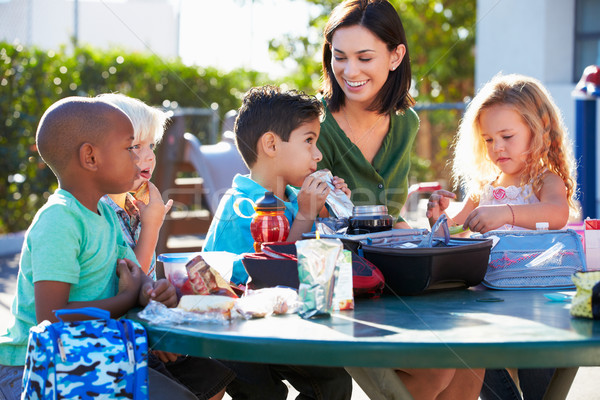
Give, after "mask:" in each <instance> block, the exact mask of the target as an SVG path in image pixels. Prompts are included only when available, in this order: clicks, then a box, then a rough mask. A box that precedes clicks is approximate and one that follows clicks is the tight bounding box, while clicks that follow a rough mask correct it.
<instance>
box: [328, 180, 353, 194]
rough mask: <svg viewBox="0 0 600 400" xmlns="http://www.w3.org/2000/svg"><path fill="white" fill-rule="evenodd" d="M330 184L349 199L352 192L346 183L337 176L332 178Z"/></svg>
mask: <svg viewBox="0 0 600 400" xmlns="http://www.w3.org/2000/svg"><path fill="white" fill-rule="evenodd" d="M332 183H333V186H335V188H336V189H339V190H341V191H342V192H344V193H345V194H346V196H348V198H350V196H351V195H352V192H351V191H350V188H349V187H348V184H347V183H346V181H345V180H344V179H342V178H340V177H338V176H334V177H333V181H332Z"/></svg>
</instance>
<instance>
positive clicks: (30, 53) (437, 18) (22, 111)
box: [0, 0, 476, 234]
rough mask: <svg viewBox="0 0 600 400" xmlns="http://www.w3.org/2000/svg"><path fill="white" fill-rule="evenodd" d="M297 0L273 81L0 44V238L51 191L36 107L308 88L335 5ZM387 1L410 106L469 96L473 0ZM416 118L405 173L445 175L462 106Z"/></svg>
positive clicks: (279, 42)
mask: <svg viewBox="0 0 600 400" xmlns="http://www.w3.org/2000/svg"><path fill="white" fill-rule="evenodd" d="M240 1H243V0H240ZM299 1H300V0H299ZM302 1H307V2H308V3H311V4H312V7H313V8H312V9H313V12H314V16H313V18H312V19H311V21H310V24H309V27H307V30H306V34H305V35H303V36H302V37H290V36H283V37H279V38H275V39H273V40H272V41H271V42H270V50H271V55H272V56H273V57H274V58H275V59H276V60H279V61H281V62H282V63H285V65H286V67H288V70H289V71H290V74H289V75H288V76H287V77H285V78H283V79H277V80H273V79H272V78H270V77H269V76H267V75H265V74H261V73H257V72H254V71H246V70H243V69H238V70H234V71H231V72H229V73H223V72H221V71H219V70H217V69H215V68H211V67H198V66H186V65H184V64H182V63H181V61H180V60H178V59H174V60H163V59H161V58H160V57H157V56H155V55H151V54H143V53H135V52H133V53H132V52H127V51H123V50H121V49H111V50H108V51H100V50H97V49H93V48H91V47H76V48H75V49H74V50H71V51H67V49H66V46H65V47H64V48H62V49H60V50H58V51H46V50H41V49H38V48H35V47H28V48H25V47H24V46H22V45H19V44H8V43H2V42H0V234H1V233H6V232H13V231H18V230H22V229H25V228H26V227H27V226H28V225H29V224H30V223H31V220H32V218H33V216H34V214H35V212H36V211H37V209H38V208H39V207H40V206H41V205H42V204H44V202H45V201H46V198H47V197H48V195H49V193H51V192H52V191H53V190H54V189H55V188H56V185H57V184H56V179H55V177H54V175H53V174H52V172H51V171H50V170H49V168H47V167H46V165H45V164H44V163H43V161H42V160H41V159H40V157H39V155H38V153H37V151H36V148H35V131H36V128H37V124H38V122H39V119H40V117H41V116H42V114H43V112H44V111H45V110H46V109H47V108H48V107H49V106H50V105H51V104H52V103H54V102H55V101H57V100H58V99H60V98H63V97H66V96H71V95H82V96H95V95H97V94H99V93H105V92H121V93H124V94H127V95H130V96H133V97H137V98H139V99H141V100H143V101H144V102H146V103H147V104H151V105H156V106H164V107H168V108H173V107H177V106H179V107H195V108H213V109H216V108H218V112H219V114H220V116H221V118H222V117H223V115H224V113H225V112H227V111H228V110H230V109H237V108H238V107H239V105H240V100H241V97H242V95H243V94H244V93H245V92H246V91H247V90H248V89H249V88H250V87H252V86H257V85H263V84H266V83H275V84H280V85H284V86H287V87H291V88H297V89H301V90H304V91H305V92H307V93H316V92H317V90H318V89H319V85H320V78H321V46H322V30H323V27H324V25H325V23H326V21H327V17H328V15H329V13H330V12H331V10H332V9H333V7H334V6H335V5H337V4H338V3H339V1H338V0H335V1H334V0H302ZM391 2H392V3H393V4H394V6H395V7H396V9H397V11H398V12H399V14H400V16H401V18H402V21H403V24H404V28H405V30H406V33H407V40H408V45H409V50H410V55H411V64H412V70H413V78H414V84H413V89H414V95H415V97H416V100H417V110H418V106H419V105H420V104H426V103H448V102H462V101H464V100H465V98H467V97H468V96H472V94H473V75H474V74H473V71H474V54H473V53H474V43H475V39H474V32H475V15H476V13H475V12H476V0H443V1H442V0H439V1H437V2H436V1H429V0H391ZM419 114H420V118H421V130H420V133H419V137H418V145H417V151H416V154H415V156H414V157H413V164H412V165H413V168H412V170H411V176H412V178H411V179H412V180H416V181H424V180H431V179H434V178H435V179H439V178H440V177H442V178H443V177H444V176H445V173H446V172H445V171H444V168H445V166H446V163H447V160H448V159H449V156H450V153H449V146H450V144H451V142H452V138H453V135H454V132H455V130H456V127H457V125H458V121H459V119H460V117H461V111H460V110H451V111H447V110H438V111H419Z"/></svg>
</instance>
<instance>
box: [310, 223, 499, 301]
mask: <svg viewBox="0 0 600 400" xmlns="http://www.w3.org/2000/svg"><path fill="white" fill-rule="evenodd" d="M428 235H429V231H428V230H426V229H392V230H390V231H385V232H375V233H368V234H364V235H321V237H335V238H338V239H340V240H342V242H344V245H345V247H346V248H348V249H350V250H352V251H355V252H357V253H358V254H359V255H361V256H363V257H365V258H366V259H367V260H369V261H370V262H372V263H373V264H375V266H377V268H379V269H380V270H381V272H382V273H383V276H384V277H385V283H386V285H385V289H384V294H388V295H415V294H420V293H424V292H427V291H431V290H438V289H448V288H465V287H470V286H476V285H478V284H479V283H481V281H482V280H483V277H484V276H485V273H486V270H487V265H488V261H489V257H490V250H491V248H492V240H490V239H471V238H454V237H448V236H446V237H443V236H442V237H434V240H433V241H432V242H431V247H416V246H417V245H418V244H419V243H421V242H422V240H423V239H425V238H427V237H428ZM304 236H305V237H313V238H314V237H315V234H314V233H312V234H308V235H304ZM407 243H410V244H408V245H407ZM411 244H412V245H413V246H415V247H408V248H407V247H401V246H411Z"/></svg>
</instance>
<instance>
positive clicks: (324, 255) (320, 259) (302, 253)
mask: <svg viewBox="0 0 600 400" xmlns="http://www.w3.org/2000/svg"><path fill="white" fill-rule="evenodd" d="M342 248H343V245H342V241H341V240H339V239H308V240H299V241H297V242H296V253H297V254H298V279H299V281H300V285H299V287H298V295H299V297H300V302H301V303H302V306H301V307H300V311H299V314H300V316H301V317H302V318H311V317H316V316H328V315H329V314H330V313H331V310H332V306H333V290H334V287H335V281H336V275H337V270H338V266H337V259H338V256H339V254H340V253H341V251H342Z"/></svg>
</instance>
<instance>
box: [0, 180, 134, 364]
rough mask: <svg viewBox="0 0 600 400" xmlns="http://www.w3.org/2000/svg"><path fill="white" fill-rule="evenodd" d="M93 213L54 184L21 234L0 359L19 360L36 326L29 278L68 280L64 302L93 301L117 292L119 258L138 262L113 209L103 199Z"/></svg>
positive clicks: (23, 361)
mask: <svg viewBox="0 0 600 400" xmlns="http://www.w3.org/2000/svg"><path fill="white" fill-rule="evenodd" d="M98 212H99V214H97V213H94V212H92V211H90V210H89V209H87V208H85V207H84V206H83V205H82V204H81V203H80V202H79V201H78V200H77V199H76V198H75V197H73V195H71V194H70V193H69V192H67V191H66V190H62V189H58V190H57V191H56V192H55V193H54V194H53V195H51V196H50V198H49V199H48V202H47V203H46V204H45V205H44V206H43V207H42V208H41V209H40V210H39V211H38V212H37V214H36V216H35V218H34V219H33V222H32V223H31V225H30V226H29V229H28V230H27V232H26V234H25V241H24V243H23V248H22V250H21V261H20V265H19V274H18V278H17V293H16V295H15V298H14V300H13V304H12V314H13V316H14V317H15V322H14V324H13V326H11V327H10V328H9V329H8V331H7V333H6V334H5V335H4V336H2V337H0V364H2V365H24V364H25V355H26V347H27V341H28V338H29V329H30V328H31V327H32V326H35V325H37V320H36V316H35V298H34V283H35V282H38V281H59V282H66V283H69V284H71V288H70V292H69V301H93V300H101V299H106V298H109V297H113V296H115V295H116V294H117V292H118V278H117V275H116V265H117V259H118V258H129V259H131V260H134V261H136V262H137V259H136V257H135V253H134V252H133V251H132V250H131V248H130V247H129V246H128V245H127V243H126V242H125V240H124V238H123V235H122V232H121V228H120V226H119V222H118V220H117V217H116V215H115V213H114V212H113V211H112V210H111V209H110V207H109V206H107V205H106V204H105V203H102V202H99V203H98Z"/></svg>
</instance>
